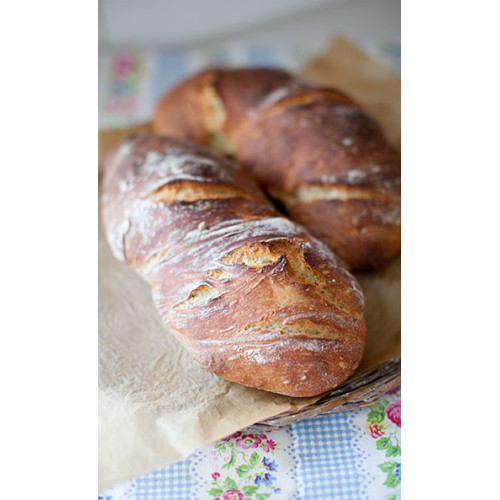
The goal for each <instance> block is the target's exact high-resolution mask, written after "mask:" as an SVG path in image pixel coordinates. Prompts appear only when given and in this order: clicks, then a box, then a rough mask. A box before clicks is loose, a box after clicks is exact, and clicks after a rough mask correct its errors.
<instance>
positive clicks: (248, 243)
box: [102, 135, 366, 396]
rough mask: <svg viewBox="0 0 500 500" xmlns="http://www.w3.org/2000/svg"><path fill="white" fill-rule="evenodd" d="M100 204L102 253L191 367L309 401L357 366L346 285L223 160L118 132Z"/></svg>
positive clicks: (360, 338) (332, 260) (360, 343)
mask: <svg viewBox="0 0 500 500" xmlns="http://www.w3.org/2000/svg"><path fill="white" fill-rule="evenodd" d="M102 207H103V220H104V223H105V226H106V234H107V238H108V241H109V244H110V246H111V249H112V251H113V253H114V255H115V256H116V257H117V258H118V259H120V260H122V261H124V262H126V263H127V264H128V265H130V266H132V267H133V268H135V269H136V270H137V271H138V272H139V273H140V274H141V275H142V276H144V277H145V278H146V279H147V280H148V282H149V283H150V284H151V287H152V291H153V299H154V301H155V304H156V306H157V308H158V310H159V312H160V314H161V316H162V318H163V320H164V321H165V323H166V324H167V325H168V326H169V327H170V328H171V329H172V331H173V332H174V333H175V335H176V337H177V338H178V339H179V341H180V342H181V343H182V344H183V345H184V346H185V347H186V348H187V350H188V352H189V353H190V355H191V356H192V357H193V359H194V360H195V361H197V362H198V363H199V364H200V365H201V366H202V367H204V368H206V369H208V370H210V371H212V372H213V373H215V374H217V375H219V376H221V377H223V378H225V379H227V380H231V381H234V382H238V383H241V384H243V385H247V386H250V387H256V388H259V389H264V390H268V391H272V392H277V393H281V394H287V395H290V396H312V395H316V394H319V393H322V392H325V391H327V390H330V389H332V388H334V387H336V386H338V385H339V384H340V383H342V382H343V381H344V380H345V379H346V378H348V377H349V376H350V375H351V374H352V373H353V372H354V370H355V369H356V367H357V366H358V364H359V362H360V360H361V357H362V353H363V348H364V338H365V329H366V326H365V320H364V318H363V295H362V292H361V289H360V287H359V285H358V283H357V282H356V280H355V278H354V277H353V276H352V275H351V274H350V273H349V272H348V271H347V270H346V268H345V266H344V264H343V262H342V261H341V260H340V259H339V258H338V257H337V256H336V255H335V254H333V253H332V252H331V251H330V250H329V249H328V248H327V247H326V246H325V245H324V244H322V243H321V242H319V241H318V240H316V239H314V238H312V237H311V236H310V235H309V234H308V233H307V232H306V231H305V230H304V229H303V228H302V227H301V226H299V225H297V224H296V223H294V222H291V221H290V220H288V219H287V218H285V217H283V216H282V215H280V213H279V212H277V210H276V209H275V208H274V207H273V205H272V204H271V203H270V202H269V201H268V200H267V198H266V197H265V196H264V195H263V193H262V192H261V190H260V189H259V187H258V186H257V184H256V183H255V181H254V180H253V179H252V178H251V177H250V176H249V175H248V174H247V173H246V172H245V171H244V170H243V169H241V168H240V167H239V166H237V165H236V164H235V163H234V162H232V161H230V160H228V159H227V158H224V157H222V156H219V155H218V154H216V153H213V152H211V151H209V150H208V149H206V148H203V147H201V146H194V145H191V144H188V143H185V142H183V141H179V140H176V139H169V138H166V137H160V136H155V135H145V136H135V137H130V138H128V139H127V140H126V141H125V142H123V143H122V144H121V145H120V146H119V147H118V148H116V149H115V151H113V152H112V153H111V154H110V155H109V156H108V158H107V160H106V165H105V179H104V189H103V197H102Z"/></svg>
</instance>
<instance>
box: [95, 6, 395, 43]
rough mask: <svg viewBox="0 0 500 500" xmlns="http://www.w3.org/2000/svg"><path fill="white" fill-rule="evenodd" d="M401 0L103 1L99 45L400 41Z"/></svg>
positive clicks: (100, 7) (100, 14) (100, 8)
mask: <svg viewBox="0 0 500 500" xmlns="http://www.w3.org/2000/svg"><path fill="white" fill-rule="evenodd" d="M400 19H401V4H400V0H175V1H172V0H100V1H99V43H100V47H101V48H103V49H106V48H111V47H113V46H129V47H161V48H196V47H200V46H203V47H206V48H217V47H218V46H223V45H224V44H226V43H228V42H235V43H242V44H251V45H289V44H295V45H296V44H308V45H318V46H320V45H322V44H324V43H325V42H326V40H327V39H329V38H331V37H332V36H333V35H335V34H339V35H344V36H347V37H349V38H350V39H351V40H352V41H354V42H357V43H359V44H360V45H362V44H364V43H365V42H366V41H371V40H383V41H399V40H400Z"/></svg>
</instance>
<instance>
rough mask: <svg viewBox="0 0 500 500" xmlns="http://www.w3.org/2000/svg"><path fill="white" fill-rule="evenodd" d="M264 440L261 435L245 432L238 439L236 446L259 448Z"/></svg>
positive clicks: (246, 448) (245, 448)
mask: <svg viewBox="0 0 500 500" xmlns="http://www.w3.org/2000/svg"><path fill="white" fill-rule="evenodd" d="M261 442H262V439H261V438H259V437H255V436H252V434H245V435H243V436H241V437H240V438H238V439H237V440H236V443H235V444H236V446H239V447H240V448H243V449H244V450H248V449H249V448H257V447H258V446H259V444H260V443H261Z"/></svg>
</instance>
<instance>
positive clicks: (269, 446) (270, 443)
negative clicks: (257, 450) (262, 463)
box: [263, 439, 276, 453]
mask: <svg viewBox="0 0 500 500" xmlns="http://www.w3.org/2000/svg"><path fill="white" fill-rule="evenodd" d="M274 449H276V443H275V442H274V441H273V440H272V439H268V440H267V441H266V442H265V443H264V446H263V450H264V451H265V452H266V453H269V452H270V451H271V450H274Z"/></svg>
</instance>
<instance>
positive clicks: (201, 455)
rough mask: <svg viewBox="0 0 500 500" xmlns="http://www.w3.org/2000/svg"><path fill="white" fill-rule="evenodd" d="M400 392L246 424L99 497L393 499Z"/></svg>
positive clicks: (397, 484) (397, 486)
mask: <svg viewBox="0 0 500 500" xmlns="http://www.w3.org/2000/svg"><path fill="white" fill-rule="evenodd" d="M400 444H401V391H400V390H399V388H398V389H395V390H393V391H391V392H390V393H388V394H386V395H385V396H383V397H382V398H380V400H379V401H378V402H377V403H376V404H374V405H373V406H370V407H368V408H362V409H359V410H355V411H350V412H341V413H334V414H332V415H325V416H322V417H320V418H317V419H310V420H302V421H299V422H295V423H293V424H292V425H290V426H286V427H283V428H281V429H279V430H274V431H262V430H260V429H256V428H248V429H243V430H242V431H239V432H236V433H234V434H233V435H231V436H228V437H226V438H224V439H221V440H219V441H216V442H215V443H211V444H209V445H207V446H204V447H203V448H200V449H199V450H197V451H196V452H194V453H193V454H191V455H190V456H189V457H188V458H187V459H186V460H183V461H182V462H179V463H177V464H173V465H171V466H169V467H166V468H164V469H160V470H157V471H155V472H152V473H150V474H146V475H145V476H142V477H139V478H136V479H134V480H131V481H129V482H128V483H125V484H121V485H118V486H116V487H114V488H111V489H109V490H107V491H106V492H104V493H102V494H101V495H100V497H99V498H100V500H184V499H191V498H196V499H201V500H204V499H213V500H264V499H268V498H270V499H279V498H281V499H283V500H324V499H340V500H379V499H384V500H398V499H400V497H401V448H400Z"/></svg>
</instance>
